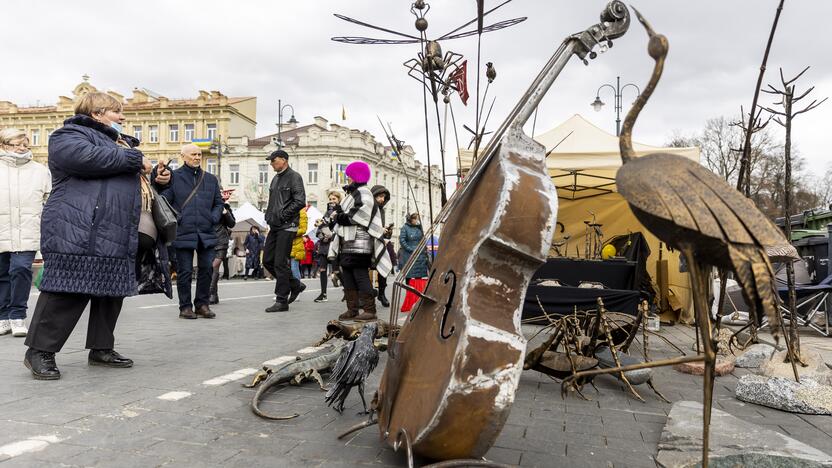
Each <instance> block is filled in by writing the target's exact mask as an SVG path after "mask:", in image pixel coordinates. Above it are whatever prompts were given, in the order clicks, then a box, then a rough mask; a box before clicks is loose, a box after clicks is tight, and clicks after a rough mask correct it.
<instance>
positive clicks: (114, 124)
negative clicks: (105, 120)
mask: <svg viewBox="0 0 832 468" xmlns="http://www.w3.org/2000/svg"><path fill="white" fill-rule="evenodd" d="M110 126H111V127H113V128H114V129H115V130H116V131H117V132H118V133H121V131H122V130H124V127H122V126H121V124H120V123H118V122H110Z"/></svg>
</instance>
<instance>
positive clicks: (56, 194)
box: [0, 92, 430, 380]
mask: <svg viewBox="0 0 832 468" xmlns="http://www.w3.org/2000/svg"><path fill="white" fill-rule="evenodd" d="M124 121H125V116H124V114H123V109H122V104H121V102H119V101H118V100H117V99H115V98H113V97H112V96H110V95H108V94H106V93H99V92H91V93H88V94H86V95H84V96H83V97H82V98H81V99H80V100H79V102H78V103H77V104H76V107H75V115H74V116H72V117H70V118H68V119H67V120H66V121H64V125H63V126H62V127H61V128H59V129H57V130H55V131H54V132H53V133H52V134H51V136H50V138H49V146H48V168H47V167H46V166H44V165H42V164H40V163H38V162H36V161H34V160H33V159H32V152H31V151H30V149H29V139H28V137H27V135H26V133H25V132H23V131H20V130H17V129H13V128H9V129H4V130H2V131H0V335H8V334H11V335H12V336H14V337H25V345H26V347H27V350H26V353H25V357H24V364H25V366H26V367H27V368H29V369H30V370H31V372H32V375H33V376H34V378H36V379H40V380H54V379H59V378H60V376H61V374H60V370H59V369H58V367H57V364H56V361H55V354H56V353H58V352H60V350H61V349H62V347H63V345H64V343H65V342H66V341H67V339H68V338H69V336H70V334H71V333H72V331H73V329H74V328H75V326H76V324H77V322H78V320H79V319H80V317H81V315H82V314H83V312H84V310H85V309H86V308H87V305H89V307H90V309H89V310H90V313H89V322H88V324H87V339H86V348H87V349H89V356H88V363H89V364H90V365H99V366H105V367H131V366H132V365H133V361H132V360H131V359H129V358H127V357H125V356H122V355H121V354H119V353H118V352H117V351H115V349H114V343H115V338H114V331H115V328H116V323H117V321H118V317H119V314H120V312H121V309H122V305H123V302H124V298H126V297H129V296H134V295H137V294H165V295H166V296H167V297H168V298H170V299H173V282H174V281H175V283H176V290H177V297H178V302H179V317H180V318H182V319H191V320H193V319H197V318H204V319H213V318H215V317H216V313H215V312H214V311H212V310H211V305H214V304H217V303H219V301H220V297H219V293H218V282H219V279H220V271H221V270H222V271H225V274H226V275H228V271H229V265H228V258H227V257H228V252H229V251H233V248H234V245H233V239H232V230H231V229H232V228H233V227H234V226H235V224H236V220H235V218H234V213H233V210H232V208H231V206H230V205H229V204H228V197H229V193H230V192H228V191H226V192H224V191H223V190H222V188H221V187H220V183H219V180H218V179H217V178H216V177H215V176H214V175H213V174H210V173H208V172H207V171H205V170H203V169H202V150H201V149H200V148H199V147H198V146H196V145H193V144H188V145H185V146H183V147H182V149H181V160H182V162H183V164H182V166H181V167H179V168H177V169H175V170H173V169H171V168H170V166H169V165H168V164H167V163H166V162H165V161H159V162H158V163H157V164H155V165H154V164H152V163H151V161H150V160H149V159H148V158H147V157H146V156H145V155H144V154H142V152H141V151H140V150H138V149H137V146H138V145H139V143H140V142H139V141H138V140H137V139H136V138H133V137H131V136H128V135H125V134H124V133H122V130H123V129H122V124H123V123H124ZM266 159H267V160H268V161H269V163H270V164H271V167H272V169H273V170H274V173H275V175H274V178H273V179H272V181H271V184H270V187H269V200H268V205H267V207H266V210H265V220H266V223H267V224H268V232H267V233H266V235H265V236H263V234H262V233H261V232H260V229H259V228H258V227H257V226H252V227H251V229H250V230H249V232H248V234H247V235H246V237H245V240H244V242H243V244H242V246H238V248H239V249H240V250H241V252H244V254H245V265H244V269H243V275H244V279H246V280H247V279H248V278H262V277H263V276H264V275H265V274H266V273H268V274H269V275H270V276H271V277H272V278H273V279H274V296H275V299H274V303H273V304H272V305H270V306H269V307H267V308H266V309H265V311H266V312H270V313H275V312H286V311H288V310H289V305H290V304H291V303H293V302H294V301H295V300H296V299H297V297H298V296H299V295H300V293H301V292H303V290H304V289H306V285H305V284H304V283H303V282H302V281H301V279H302V278H312V277H315V276H317V277H319V280H320V288H321V289H320V294H319V295H318V296H317V297H316V298H315V299H314V301H315V302H319V303H320V302H327V301H328V297H327V286H328V283H329V282H330V281H332V283H333V286H336V287H338V286H339V285H342V286H343V294H344V296H343V301H344V302H345V303H346V311H344V312H343V313H341V314H340V315H339V317H338V318H339V319H340V320H354V321H372V320H376V317H377V309H376V301H378V302H379V303H380V304H381V306H383V307H389V305H390V304H389V301H388V299H387V297H386V286H387V283H388V280H389V278H390V275H391V274H392V273H393V272H394V270H395V268H396V267H397V266H398V267H399V268H401V267H402V266H403V265H404V264H405V263H407V262H408V260H409V259H410V257H411V256H413V255H414V254H415V252H416V246H417V245H418V244H419V243H420V241H421V240H422V237H423V236H424V231H423V230H422V228H421V226H420V218H419V215H418V214H417V213H414V214H411V215H409V216H408V218H407V219H406V220H405V221H406V222H405V224H404V226H402V228H401V231H400V234H399V250H398V256H397V252H396V249H395V246H394V245H393V242H392V240H391V239H392V235H393V228H394V223H393V222H390V223H389V224H387V222H388V221H389V220H387V219H386V216H385V210H384V207H385V205H387V203H389V201H390V191H389V190H387V189H386V188H385V187H383V186H381V185H375V186H373V187H372V188H370V187H369V186H368V184H369V182H370V180H371V179H372V169H371V168H370V166H369V165H368V164H367V163H365V162H363V161H355V162H352V163H350V164H349V165H347V166H346V168H345V170H344V176H345V178H346V181H347V185H345V186H344V187H343V192H339V191H331V192H330V193H328V197H327V201H328V203H327V206H326V210H325V212H324V213H323V216H322V217H321V218H320V219H318V220H316V221H315V222H314V226H309V217H308V213H307V202H306V192H305V188H304V181H303V178H302V176H301V175H300V174H299V173H298V172H296V171H295V170H293V169H292V168H291V167H290V163H289V160H290V157H289V154H288V153H287V152H286V151H284V150H283V149H278V150H276V151H274V152H272V153H271V154H270V155H269V156H268V157H267V158H266ZM308 228H312V229H308ZM38 251H40V253H41V256H42V259H43V263H42V266H41V267H40V268H38V269H37V270H36V271H35V270H33V265H34V264H35V258H36V253H37V252H38ZM429 261H430V259H429V257H428V254H427V253H425V252H424V251H420V252H419V258H417V259H415V260H414V261H413V262H412V263H413V265H412V268H410V269H409V270H408V272H407V274H406V278H407V281H408V283H410V285H411V286H412V287H413V288H415V289H422V288H424V287H425V284H426V282H427V277H428V271H429ZM194 265H196V269H195V270H194ZM372 272H374V273H372ZM34 273H36V274H34ZM194 276H195V277H196V278H195V282H196V289H195V291H194V294H193V295H192V294H191V285H192V283H193V280H194ZM373 276H375V278H376V282H377V285H376V286H374V285H373V281H372V278H373ZM226 277H227V276H226ZM33 280H34V284H35V285H36V286H37V287H38V288H39V289H40V294H39V295H38V298H37V301H36V305H35V307H34V311H33V313H32V317H31V320H30V322H29V327H28V328H27V327H26V318H27V303H28V299H29V294H30V291H31V286H32V283H33ZM415 298H416V296H415V295H412V294H411V293H408V296H407V297H406V298H405V301H404V304H403V306H402V310H403V311H405V312H406V311H409V310H410V308H411V307H412V306H413V303H414V302H415V301H416V299H415Z"/></svg>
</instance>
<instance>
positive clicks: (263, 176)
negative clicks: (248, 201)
mask: <svg viewBox="0 0 832 468" xmlns="http://www.w3.org/2000/svg"><path fill="white" fill-rule="evenodd" d="M257 169H258V171H259V174H260V178H259V179H258V180H259V182H260V185H266V184H268V183H269V165H268V164H258V165H257Z"/></svg>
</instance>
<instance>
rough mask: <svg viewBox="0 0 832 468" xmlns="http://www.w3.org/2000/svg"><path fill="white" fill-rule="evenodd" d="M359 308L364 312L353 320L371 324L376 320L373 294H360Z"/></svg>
mask: <svg viewBox="0 0 832 468" xmlns="http://www.w3.org/2000/svg"><path fill="white" fill-rule="evenodd" d="M359 298H360V299H359V300H360V301H361V308H362V309H364V312H362V313H361V314H359V315H358V317H356V318H355V321H356V322H372V321H374V320H376V296H375V294H373V293H361V294H360V295H359Z"/></svg>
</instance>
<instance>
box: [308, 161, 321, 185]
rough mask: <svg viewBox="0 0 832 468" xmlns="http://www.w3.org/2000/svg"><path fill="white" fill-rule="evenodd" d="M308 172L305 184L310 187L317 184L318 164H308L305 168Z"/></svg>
mask: <svg viewBox="0 0 832 468" xmlns="http://www.w3.org/2000/svg"><path fill="white" fill-rule="evenodd" d="M306 167H307V168H308V169H309V171H308V173H307V177H306V183H307V184H310V185H314V184H317V183H318V163H309V164H308V165H307V166H306Z"/></svg>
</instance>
